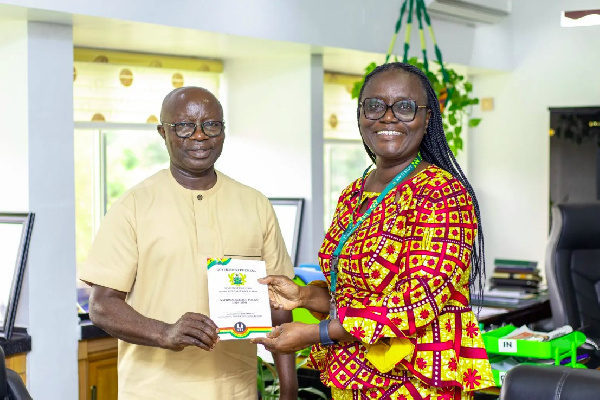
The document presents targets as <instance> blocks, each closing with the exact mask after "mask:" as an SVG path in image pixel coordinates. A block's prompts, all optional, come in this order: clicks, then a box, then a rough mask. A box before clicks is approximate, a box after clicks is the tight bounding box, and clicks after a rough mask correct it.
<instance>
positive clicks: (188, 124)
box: [160, 120, 225, 139]
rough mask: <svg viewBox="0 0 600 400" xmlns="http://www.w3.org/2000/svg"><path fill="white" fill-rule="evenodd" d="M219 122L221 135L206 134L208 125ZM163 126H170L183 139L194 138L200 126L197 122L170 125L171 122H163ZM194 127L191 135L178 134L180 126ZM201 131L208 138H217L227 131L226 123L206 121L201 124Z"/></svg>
mask: <svg viewBox="0 0 600 400" xmlns="http://www.w3.org/2000/svg"><path fill="white" fill-rule="evenodd" d="M215 122H218V123H219V124H221V130H220V131H219V133H217V134H216V135H212V134H208V133H206V131H205V130H204V127H205V126H206V124H210V123H215ZM160 124H161V125H167V126H170V127H171V128H173V131H174V132H175V134H176V135H177V137H180V138H182V139H187V138H189V137H192V136H193V135H194V133H196V130H198V124H197V123H195V122H174V123H169V122H162V121H161V123H160ZM192 125H194V130H193V131H192V133H190V134H189V135H180V134H179V133H177V127H178V126H190V127H191V126H192ZM200 130H201V131H202V133H204V134H205V135H206V136H208V137H211V138H212V137H217V136H219V135H221V134H222V133H223V130H225V121H216V120H213V121H204V122H203V123H201V124H200Z"/></svg>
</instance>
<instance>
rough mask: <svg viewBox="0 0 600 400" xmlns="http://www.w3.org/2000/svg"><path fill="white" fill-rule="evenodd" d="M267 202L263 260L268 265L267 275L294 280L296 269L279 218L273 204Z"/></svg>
mask: <svg viewBox="0 0 600 400" xmlns="http://www.w3.org/2000/svg"><path fill="white" fill-rule="evenodd" d="M265 200H266V201H265V205H264V207H265V209H266V229H265V234H264V247H263V260H265V262H266V264H267V274H269V275H285V276H287V277H288V278H290V279H293V278H294V275H295V273H294V267H293V266H292V260H291V259H290V255H289V253H288V251H287V248H286V247H285V242H284V241H283V236H282V235H281V229H280V228H279V223H278V222H277V216H276V215H275V211H274V210H273V206H272V205H271V202H270V201H269V200H268V199H265Z"/></svg>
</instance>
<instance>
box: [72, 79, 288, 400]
mask: <svg viewBox="0 0 600 400" xmlns="http://www.w3.org/2000/svg"><path fill="white" fill-rule="evenodd" d="M160 117H161V124H160V125H158V127H157V129H158V132H159V133H160V135H161V136H162V137H163V139H164V140H165V144H166V146H167V150H168V152H169V157H170V168H169V170H163V171H160V172H159V173H157V174H156V175H154V176H152V177H150V178H148V179H146V180H144V181H143V182H141V183H140V184H138V185H137V186H135V187H133V188H132V189H131V190H129V191H128V192H127V193H126V194H125V195H124V196H123V197H122V198H121V199H119V200H118V201H117V202H116V203H115V204H114V205H113V206H112V207H111V209H110V210H109V212H108V213H107V214H106V217H105V219H104V222H103V224H102V227H101V228H100V230H99V232H98V234H97V236H96V239H95V241H94V245H93V246H92V249H91V251H90V254H89V258H88V260H87V262H86V263H85V264H84V265H83V266H82V268H81V269H80V271H79V278H80V279H81V280H83V281H85V282H87V283H88V284H90V285H91V286H92V291H91V296H90V317H91V319H92V321H93V322H94V324H95V325H97V326H99V327H101V328H103V329H104V330H105V331H107V332H108V333H110V334H111V335H113V336H115V337H117V338H119V339H120V340H119V364H118V369H119V399H120V400H130V399H144V400H147V399H215V400H229V399H244V400H246V399H252V400H254V399H256V398H257V393H256V372H257V371H256V365H257V364H256V360H257V358H256V346H255V345H253V344H251V343H250V342H249V341H248V340H223V341H219V339H218V335H217V331H218V328H217V326H216V325H215V323H214V322H213V321H212V320H211V319H210V317H209V316H208V294H207V293H208V290H207V277H206V260H207V258H208V257H218V258H220V257H234V258H246V259H254V260H259V259H262V260H264V261H265V262H266V266H267V273H268V274H284V275H287V276H289V277H293V274H294V272H293V268H292V265H291V260H290V258H289V256H288V253H287V251H286V248H285V244H284V241H283V238H282V236H281V232H280V230H279V226H278V224H277V220H276V218H275V214H274V211H273V208H272V207H271V204H270V203H269V200H268V199H267V198H266V197H265V196H263V195H262V194H260V193H259V192H258V191H256V190H254V189H252V188H250V187H247V186H244V185H242V184H240V183H238V182H236V181H234V180H233V179H231V178H229V177H227V176H225V175H223V174H221V173H220V172H218V171H216V170H215V168H214V164H215V161H216V160H217V159H218V158H219V156H220V154H221V150H222V148H223V141H224V138H225V133H224V124H223V109H222V107H221V104H220V103H219V101H218V100H217V99H216V97H215V96H214V95H213V94H212V93H210V92H209V91H207V90H205V89H202V88H198V87H184V88H178V89H175V90H173V91H172V92H171V93H169V94H168V95H167V96H166V97H165V99H164V101H163V104H162V110H161V114H160ZM272 319H273V324H275V325H280V324H282V323H284V322H289V321H291V319H292V316H291V313H290V312H289V311H275V310H273V311H272ZM274 359H275V363H276V365H277V369H278V372H279V377H280V381H281V399H292V398H293V399H296V398H297V390H298V384H297V378H296V370H295V357H294V354H291V355H276V354H274Z"/></svg>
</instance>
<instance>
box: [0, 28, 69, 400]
mask: <svg viewBox="0 0 600 400" xmlns="http://www.w3.org/2000/svg"><path fill="white" fill-rule="evenodd" d="M0 57H1V59H2V60H3V62H2V63H1V64H0V79H1V81H0V84H1V85H0V86H1V87H2V90H1V91H0V106H1V107H0V120H2V121H3V125H4V127H3V129H2V130H1V133H0V137H1V142H2V146H0V171H1V173H2V175H1V176H0V179H1V182H2V188H3V193H2V196H0V209H2V210H7V209H8V210H10V209H14V210H27V211H32V212H34V213H35V214H36V215H35V222H34V228H33V234H32V239H31V244H30V248H29V258H28V264H27V268H26V274H25V279H24V281H25V283H24V286H23V288H22V292H21V299H20V302H19V311H18V318H17V324H18V325H20V326H23V325H25V326H27V327H28V332H29V334H30V335H31V336H32V337H33V345H32V350H31V352H30V353H29V354H28V357H27V358H28V362H27V386H28V388H29V391H30V393H31V395H32V397H34V398H40V399H41V398H52V399H75V398H76V397H77V340H78V338H79V334H78V324H77V322H78V320H77V315H76V313H75V301H76V292H75V207H74V202H75V198H74V197H75V190H74V178H73V41H72V29H71V27H70V26H64V25H54V24H48V23H40V22H26V21H22V22H0Z"/></svg>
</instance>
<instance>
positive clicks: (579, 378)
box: [500, 364, 600, 400]
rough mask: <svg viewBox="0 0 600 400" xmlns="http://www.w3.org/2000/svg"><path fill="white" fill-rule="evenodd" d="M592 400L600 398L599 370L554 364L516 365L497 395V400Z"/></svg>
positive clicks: (507, 375)
mask: <svg viewBox="0 0 600 400" xmlns="http://www.w3.org/2000/svg"><path fill="white" fill-rule="evenodd" d="M592 399H600V371H598V370H595V369H574V368H567V367H559V366H554V365H525V364H521V365H517V366H516V367H514V368H512V369H511V370H510V371H508V373H507V374H506V376H505V377H504V381H503V382H502V390H501V392H500V400H592Z"/></svg>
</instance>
